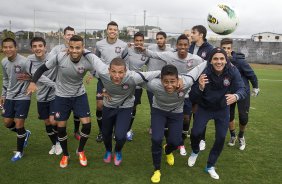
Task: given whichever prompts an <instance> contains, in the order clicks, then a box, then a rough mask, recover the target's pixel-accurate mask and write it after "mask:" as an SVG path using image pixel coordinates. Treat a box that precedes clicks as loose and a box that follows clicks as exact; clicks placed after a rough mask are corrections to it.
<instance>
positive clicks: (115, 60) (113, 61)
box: [110, 57, 126, 68]
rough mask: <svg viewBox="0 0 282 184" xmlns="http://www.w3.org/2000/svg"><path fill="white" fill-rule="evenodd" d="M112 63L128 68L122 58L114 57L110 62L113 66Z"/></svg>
mask: <svg viewBox="0 0 282 184" xmlns="http://www.w3.org/2000/svg"><path fill="white" fill-rule="evenodd" d="M112 65H116V66H124V68H126V63H125V61H124V60H123V59H122V58H119V57H117V58H114V59H113V60H112V61H111V63H110V68H111V67H112Z"/></svg>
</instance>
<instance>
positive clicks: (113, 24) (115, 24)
mask: <svg viewBox="0 0 282 184" xmlns="http://www.w3.org/2000/svg"><path fill="white" fill-rule="evenodd" d="M109 26H117V27H118V24H117V23H116V22H115V21H111V22H109V23H108V25H107V29H108V28H109Z"/></svg>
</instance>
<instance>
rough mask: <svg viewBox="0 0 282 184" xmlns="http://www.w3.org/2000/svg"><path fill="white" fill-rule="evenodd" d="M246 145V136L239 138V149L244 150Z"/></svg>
mask: <svg viewBox="0 0 282 184" xmlns="http://www.w3.org/2000/svg"><path fill="white" fill-rule="evenodd" d="M245 147H246V141H245V137H242V138H239V149H240V150H242V151H243V150H244V149H245Z"/></svg>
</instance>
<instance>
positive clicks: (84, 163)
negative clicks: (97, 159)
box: [77, 151, 87, 167]
mask: <svg viewBox="0 0 282 184" xmlns="http://www.w3.org/2000/svg"><path fill="white" fill-rule="evenodd" d="M77 155H78V159H79V163H80V165H81V166H83V167H85V166H87V158H86V156H85V154H84V151H81V152H77Z"/></svg>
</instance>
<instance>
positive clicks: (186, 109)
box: [183, 98, 192, 116]
mask: <svg viewBox="0 0 282 184" xmlns="http://www.w3.org/2000/svg"><path fill="white" fill-rule="evenodd" d="M183 114H184V115H189V116H190V115H191V114H192V102H191V100H190V99H189V98H185V100H184V106H183Z"/></svg>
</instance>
